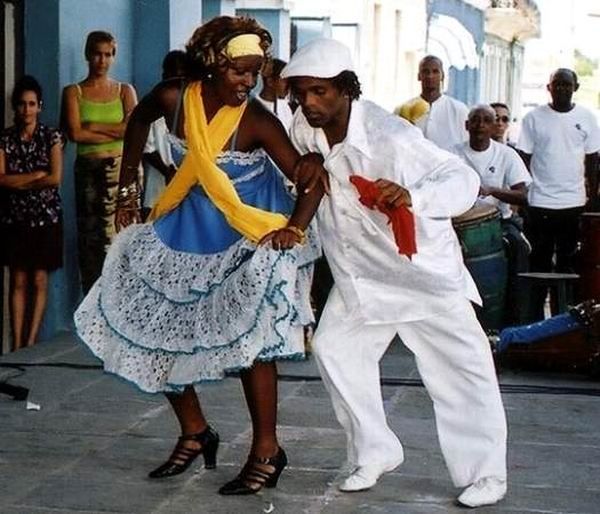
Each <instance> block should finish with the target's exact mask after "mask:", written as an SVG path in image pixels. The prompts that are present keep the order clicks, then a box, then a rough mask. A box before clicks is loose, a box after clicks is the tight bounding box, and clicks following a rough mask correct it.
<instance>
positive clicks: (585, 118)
mask: <svg viewBox="0 0 600 514" xmlns="http://www.w3.org/2000/svg"><path fill="white" fill-rule="evenodd" d="M547 87H548V91H549V92H550V95H551V97H552V102H551V103H549V104H547V105H542V106H540V107H537V108H536V109H534V110H533V111H531V112H529V113H528V114H527V115H526V116H525V118H523V124H522V128H521V135H520V138H519V144H518V147H519V150H521V152H522V154H523V158H524V160H525V163H526V165H527V167H528V168H529V171H530V172H531V175H532V177H533V183H532V185H531V188H530V189H529V205H530V207H529V209H528V220H527V221H528V223H527V236H528V238H529V240H530V241H531V245H532V253H531V270H532V271H540V272H549V271H552V269H553V266H552V257H553V254H554V252H556V271H558V272H573V256H574V254H575V251H576V249H577V242H578V239H579V230H578V228H579V217H580V215H581V213H582V212H583V210H584V206H585V205H586V203H588V202H589V205H595V204H596V202H597V199H598V151H599V150H600V129H599V128H598V122H597V120H596V118H595V116H594V115H593V113H592V112H591V111H589V110H587V109H585V108H584V107H581V106H579V105H575V104H574V103H573V102H572V98H573V93H574V92H575V91H577V89H578V88H579V83H578V81H577V74H576V73H575V72H574V71H572V70H570V69H566V68H560V69H558V70H556V71H555V72H554V73H553V74H552V75H551V76H550V83H549V84H548V86H547ZM586 180H587V186H588V192H587V194H586ZM543 296H544V297H545V293H544V295H543ZM536 303H537V305H536V306H535V308H536V309H537V315H538V317H541V315H542V307H543V297H542V295H541V294H540V297H539V298H538V299H537V301H536Z"/></svg>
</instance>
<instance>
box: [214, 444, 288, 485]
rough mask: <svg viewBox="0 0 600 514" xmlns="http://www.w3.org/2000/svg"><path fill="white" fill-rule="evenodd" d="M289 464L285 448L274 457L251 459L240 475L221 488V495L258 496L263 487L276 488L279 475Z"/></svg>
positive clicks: (280, 449)
mask: <svg viewBox="0 0 600 514" xmlns="http://www.w3.org/2000/svg"><path fill="white" fill-rule="evenodd" d="M287 463H288V459H287V455H286V454H285V452H284V451H283V448H279V450H278V451H277V455H275V456H274V457H269V458H265V459H259V458H249V459H248V461H247V462H246V464H244V467H243V468H242V471H240V474H239V475H238V476H237V477H235V478H234V479H233V480H231V481H230V482H227V483H226V484H225V485H224V486H223V487H221V489H219V494H223V495H225V496H228V495H243V494H256V493H257V492H258V491H260V490H261V489H262V488H263V487H266V488H271V487H276V486H277V482H278V481H279V475H281V472H282V471H283V468H285V466H286V465H287Z"/></svg>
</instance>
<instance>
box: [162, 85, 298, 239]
mask: <svg viewBox="0 0 600 514" xmlns="http://www.w3.org/2000/svg"><path fill="white" fill-rule="evenodd" d="M201 94H202V85H201V83H200V82H194V83H192V84H190V85H189V86H188V88H187V89H186V91H185V95H184V104H183V107H184V112H185V135H186V141H187V145H188V151H187V154H186V156H185V158H184V160H183V163H182V164H181V166H180V168H179V169H178V170H177V173H176V174H175V176H174V177H173V180H171V182H170V183H169V185H168V186H167V188H166V189H165V191H164V192H163V194H162V195H161V196H160V198H159V199H158V201H157V202H156V205H155V206H154V208H153V209H152V212H151V213H150V219H151V220H154V219H157V218H159V217H160V216H162V215H164V214H166V213H167V212H169V211H171V210H172V209H174V208H175V207H177V206H178V205H179V204H180V203H181V202H182V201H183V199H184V198H185V197H186V196H187V194H188V193H189V191H190V190H191V189H192V188H193V187H194V186H195V185H196V184H198V185H200V186H201V187H202V188H203V189H204V192H205V193H206V195H207V196H208V198H209V199H210V200H211V202H213V204H214V205H215V206H216V207H217V208H218V209H219V210H220V211H221V212H222V213H223V215H224V216H225V218H226V219H227V222H228V223H229V225H230V226H231V227H232V228H233V229H234V230H236V231H238V232H239V233H240V234H242V235H243V236H244V237H246V238H247V239H249V240H250V241H252V242H254V243H258V242H259V241H260V240H261V239H262V238H263V237H264V236H265V235H267V234H268V233H269V232H272V231H273V230H277V229H279V228H282V227H285V226H286V225H287V218H286V217H285V216H284V215H283V214H279V213H273V212H269V211H264V210H262V209H258V208H256V207H252V206H250V205H246V204H245V203H243V202H242V201H241V200H240V197H239V196H238V194H237V191H236V190H235V188H234V187H233V184H232V183H231V180H230V179H229V177H228V176H227V174H226V173H225V172H224V171H223V170H222V169H220V168H219V167H218V166H217V165H216V164H215V160H216V158H217V155H218V154H219V152H220V151H221V149H222V148H223V147H224V146H225V143H226V142H227V141H228V140H229V139H230V138H231V136H232V134H233V133H234V131H235V129H236V127H237V126H238V124H239V122H240V120H241V118H242V115H243V114H244V110H245V108H246V104H247V103H246V102H244V104H242V105H241V106H240V107H230V106H227V105H226V106H223V107H221V109H219V111H218V112H217V114H215V116H214V118H213V119H212V120H211V122H210V124H208V123H207V122H206V113H205V112H204V104H203V102H202V96H201Z"/></svg>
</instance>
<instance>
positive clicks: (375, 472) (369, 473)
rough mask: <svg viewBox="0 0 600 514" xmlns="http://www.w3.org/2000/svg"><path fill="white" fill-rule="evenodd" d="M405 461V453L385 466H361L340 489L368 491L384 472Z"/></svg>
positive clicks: (350, 491)
mask: <svg viewBox="0 0 600 514" xmlns="http://www.w3.org/2000/svg"><path fill="white" fill-rule="evenodd" d="M403 462H404V455H402V456H401V457H400V458H399V459H398V460H395V461H394V462H392V463H389V464H384V465H383V466H381V465H379V466H375V465H371V466H359V467H358V468H356V469H355V470H354V472H353V473H352V474H351V475H350V476H349V477H348V478H346V480H344V481H343V482H342V483H341V484H340V485H339V486H338V489H339V490H340V491H343V492H345V493H354V492H357V491H366V490H367V489H371V487H373V486H374V485H375V484H376V483H377V480H379V477H380V476H381V475H383V474H384V473H388V472H390V471H393V470H394V469H396V468H397V467H398V466H399V465H400V464H402V463H403Z"/></svg>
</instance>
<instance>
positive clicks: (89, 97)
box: [62, 31, 137, 293]
mask: <svg viewBox="0 0 600 514" xmlns="http://www.w3.org/2000/svg"><path fill="white" fill-rule="evenodd" d="M116 52H117V42H116V40H115V38H114V37H113V35H112V34H110V33H108V32H104V31H94V32H90V33H89V34H88V36H87V41H86V43H85V58H86V60H87V62H88V70H89V71H88V75H87V77H86V78H85V79H84V80H83V81H81V82H79V83H77V84H71V85H69V86H67V87H66V88H65V89H64V91H63V103H62V126H63V129H64V130H65V131H66V133H67V135H68V137H69V139H70V140H71V141H73V142H75V143H77V159H76V161H75V197H76V207H77V232H78V250H79V269H80V273H81V285H82V289H83V291H84V293H85V292H87V291H88V290H89V289H90V288H91V287H92V284H93V283H94V282H95V280H96V279H97V278H98V277H99V276H100V272H101V271H102V264H103V262H104V257H105V255H106V250H107V249H108V247H109V246H110V243H111V241H112V238H113V236H114V235H115V228H114V227H115V223H114V217H115V206H116V200H117V189H118V183H119V169H120V167H121V154H122V152H123V136H124V134H125V127H126V125H127V120H128V119H129V115H130V114H131V111H133V108H134V107H135V105H136V103H137V96H136V92H135V90H134V88H133V86H131V85H130V84H126V83H124V82H118V81H116V80H114V79H112V78H111V77H110V76H109V72H110V68H111V66H112V64H113V62H114V60H115V56H116Z"/></svg>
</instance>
